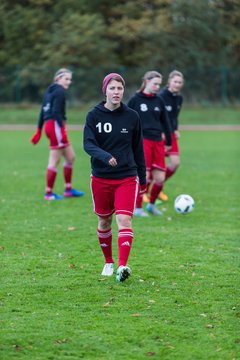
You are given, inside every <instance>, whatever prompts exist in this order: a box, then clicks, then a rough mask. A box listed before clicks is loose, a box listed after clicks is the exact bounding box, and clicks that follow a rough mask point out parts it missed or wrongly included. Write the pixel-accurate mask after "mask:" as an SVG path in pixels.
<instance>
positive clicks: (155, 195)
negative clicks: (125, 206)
mask: <svg viewBox="0 0 240 360" xmlns="http://www.w3.org/2000/svg"><path fill="white" fill-rule="evenodd" d="M162 188H163V184H161V185H158V184H156V183H154V184H153V186H152V189H151V193H150V203H151V204H154V203H155V201H156V199H157V198H158V195H159V194H160V192H161V191H162Z"/></svg>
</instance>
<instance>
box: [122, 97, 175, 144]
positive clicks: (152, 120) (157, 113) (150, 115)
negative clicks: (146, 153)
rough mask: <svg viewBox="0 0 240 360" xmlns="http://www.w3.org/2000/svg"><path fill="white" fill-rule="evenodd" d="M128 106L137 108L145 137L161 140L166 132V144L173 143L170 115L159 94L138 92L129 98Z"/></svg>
mask: <svg viewBox="0 0 240 360" xmlns="http://www.w3.org/2000/svg"><path fill="white" fill-rule="evenodd" d="M128 106H129V107H130V108H132V109H134V110H136V111H137V112H138V114H139V116H140V119H141V123H142V129H143V138H144V139H148V140H153V141H161V140H162V133H164V134H165V137H166V144H167V145H169V146H170V145H171V144H172V138H171V127H170V123H169V119H168V115H167V112H166V110H165V105H164V102H163V100H162V99H161V98H160V97H159V96H157V95H154V96H147V95H145V94H144V93H142V92H136V94H135V95H133V97H132V98H131V99H130V100H129V102H128Z"/></svg>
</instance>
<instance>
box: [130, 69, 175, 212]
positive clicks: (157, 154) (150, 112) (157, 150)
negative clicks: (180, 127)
mask: <svg viewBox="0 0 240 360" xmlns="http://www.w3.org/2000/svg"><path fill="white" fill-rule="evenodd" d="M161 83H162V75H161V74H160V73H159V72H157V71H148V72H147V73H146V74H145V75H144V77H143V82H142V85H141V87H140V89H139V90H138V91H137V92H136V94H135V95H134V96H133V97H132V98H131V99H130V100H129V102H128V106H129V107H130V108H132V109H134V110H136V111H137V112H138V113H139V115H140V119H141V123H142V129H143V139H144V155H145V161H146V168H147V185H148V186H149V185H150V183H151V181H152V180H153V186H152V188H151V192H150V202H149V204H148V205H147V211H148V212H149V213H151V214H153V215H156V216H157V215H161V214H162V213H161V211H160V210H159V209H158V208H157V207H156V205H155V201H156V199H157V198H158V196H159V193H160V191H161V190H162V187H163V183H164V180H165V171H166V166H165V149H164V141H163V137H162V134H163V133H164V134H165V139H166V141H165V144H166V147H167V148H168V149H169V148H170V146H171V144H172V139H171V128H170V124H169V120H168V116H167V112H166V109H165V105H164V102H163V100H162V99H161V98H160V97H159V96H157V93H158V91H159V89H160V85H161ZM142 202H143V196H142V194H139V196H138V198H137V204H136V209H135V212H134V215H135V216H140V217H146V216H148V213H146V212H145V211H144V210H143V208H142Z"/></svg>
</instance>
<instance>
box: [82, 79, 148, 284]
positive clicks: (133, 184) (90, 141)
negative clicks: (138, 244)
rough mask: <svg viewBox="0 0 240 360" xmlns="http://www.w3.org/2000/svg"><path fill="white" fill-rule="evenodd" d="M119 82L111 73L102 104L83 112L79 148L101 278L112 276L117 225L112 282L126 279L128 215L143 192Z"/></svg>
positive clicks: (137, 148)
mask: <svg viewBox="0 0 240 360" xmlns="http://www.w3.org/2000/svg"><path fill="white" fill-rule="evenodd" d="M124 86H125V82H124V79H123V78H122V77H121V76H120V75H119V74H117V73H110V74H108V75H107V76H106V77H105V78H104V80H103V84H102V90H103V93H104V95H105V96H106V101H103V102H101V103H100V104H98V105H96V106H95V107H94V108H93V109H92V110H91V111H90V112H89V113H88V114H87V118H86V124H85V127H84V149H85V151H86V152H87V153H88V154H89V155H90V156H91V168H92V173H91V191H92V199H93V207H94V212H95V214H96V215H97V216H98V229H97V234H98V240H99V243H100V246H101V249H102V252H103V255H104V257H105V265H104V268H103V271H102V275H103V276H111V275H113V272H114V260H113V256H112V229H111V227H112V217H113V214H114V212H115V214H116V222H117V225H118V268H117V274H116V281H117V282H122V281H124V280H126V279H127V278H128V277H129V276H130V274H131V269H130V267H129V266H128V265H127V262H128V257H129V254H130V250H131V247H132V241H133V230H132V216H133V212H134V207H135V202H136V197H137V194H138V191H139V188H140V189H142V191H144V190H145V188H146V167H145V160H144V152H143V139H142V128H141V122H140V119H139V116H138V114H137V113H136V112H135V111H133V110H132V109H130V108H129V107H127V106H126V105H125V104H123V103H122V97H123V93H124Z"/></svg>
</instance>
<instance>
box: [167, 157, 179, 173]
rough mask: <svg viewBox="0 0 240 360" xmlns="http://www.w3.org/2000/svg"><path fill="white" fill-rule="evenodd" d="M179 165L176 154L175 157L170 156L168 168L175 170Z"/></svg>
mask: <svg viewBox="0 0 240 360" xmlns="http://www.w3.org/2000/svg"><path fill="white" fill-rule="evenodd" d="M179 166H180V158H179V157H178V156H176V157H170V163H169V166H168V167H169V168H170V169H171V170H172V171H176V170H177V168H178V167H179Z"/></svg>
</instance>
